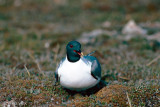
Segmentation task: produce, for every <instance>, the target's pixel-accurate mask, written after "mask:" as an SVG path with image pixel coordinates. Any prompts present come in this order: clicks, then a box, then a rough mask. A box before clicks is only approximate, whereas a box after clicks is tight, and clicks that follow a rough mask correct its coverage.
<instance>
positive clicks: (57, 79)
mask: <svg viewBox="0 0 160 107" xmlns="http://www.w3.org/2000/svg"><path fill="white" fill-rule="evenodd" d="M64 60H65V58H63V59H62V60H61V61H60V63H59V65H58V67H57V69H56V71H55V73H54V76H55V79H56V82H58V81H59V77H58V69H59V67H60V66H61V65H62V63H63V62H64Z"/></svg>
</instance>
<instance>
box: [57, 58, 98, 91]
mask: <svg viewBox="0 0 160 107" xmlns="http://www.w3.org/2000/svg"><path fill="white" fill-rule="evenodd" d="M58 76H59V78H60V84H61V85H62V86H63V87H65V88H67V89H71V90H77V91H81V90H85V89H88V88H91V87H93V86H95V85H96V84H97V83H98V82H99V80H97V79H95V78H94V77H93V76H92V75H91V62H90V61H87V63H86V62H84V61H83V60H82V59H81V58H80V60H79V61H77V62H74V63H73V62H69V61H68V60H67V57H66V59H65V60H64V62H63V63H61V64H60V66H59V69H58Z"/></svg>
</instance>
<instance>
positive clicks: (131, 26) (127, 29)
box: [122, 20, 147, 35]
mask: <svg viewBox="0 0 160 107" xmlns="http://www.w3.org/2000/svg"><path fill="white" fill-rule="evenodd" d="M122 33H123V34H125V35H145V34H146V33H147V32H146V30H144V29H142V28H141V27H140V26H138V25H137V24H136V23H135V21H134V20H130V21H129V22H128V23H127V24H126V25H125V26H124V28H123V30H122Z"/></svg>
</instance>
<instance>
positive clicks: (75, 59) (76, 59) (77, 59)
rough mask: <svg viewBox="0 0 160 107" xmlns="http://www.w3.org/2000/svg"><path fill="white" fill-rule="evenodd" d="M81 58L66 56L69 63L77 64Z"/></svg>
mask: <svg viewBox="0 0 160 107" xmlns="http://www.w3.org/2000/svg"><path fill="white" fill-rule="evenodd" d="M80 58H81V57H78V56H70V55H68V54H67V59H68V61H69V62H77V61H79V60H80Z"/></svg>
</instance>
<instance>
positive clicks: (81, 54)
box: [74, 50, 83, 57]
mask: <svg viewBox="0 0 160 107" xmlns="http://www.w3.org/2000/svg"><path fill="white" fill-rule="evenodd" d="M74 52H76V53H77V54H78V55H79V56H81V57H83V52H81V51H76V50H74Z"/></svg>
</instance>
